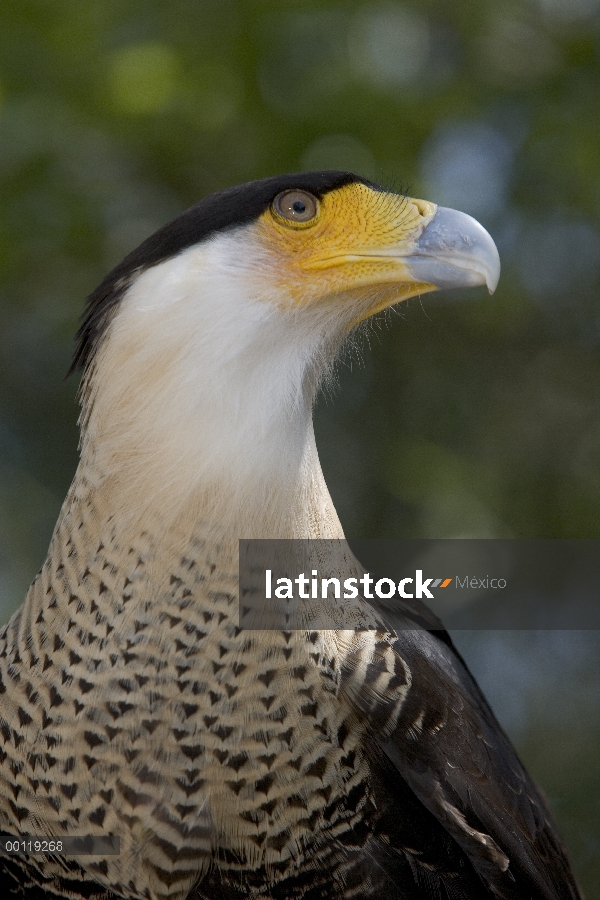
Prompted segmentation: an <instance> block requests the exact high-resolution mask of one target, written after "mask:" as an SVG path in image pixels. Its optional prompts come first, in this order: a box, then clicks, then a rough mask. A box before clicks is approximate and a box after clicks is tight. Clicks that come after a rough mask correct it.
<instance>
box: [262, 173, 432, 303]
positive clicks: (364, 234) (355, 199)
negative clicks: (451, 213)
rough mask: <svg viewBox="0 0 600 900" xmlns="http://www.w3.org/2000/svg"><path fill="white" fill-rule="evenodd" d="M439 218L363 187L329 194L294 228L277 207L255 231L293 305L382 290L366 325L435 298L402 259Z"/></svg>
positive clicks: (416, 203)
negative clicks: (404, 305)
mask: <svg viewBox="0 0 600 900" xmlns="http://www.w3.org/2000/svg"><path fill="white" fill-rule="evenodd" d="M435 211H436V206H435V204H434V203H429V202H427V201H424V200H414V199H412V198H410V197H403V196H400V195H398V194H389V193H385V192H383V191H374V190H372V189H371V188H369V187H366V185H364V184H360V183H354V184H350V185H346V186H344V187H342V188H338V189H336V190H334V191H330V192H329V193H328V194H325V196H324V197H323V198H322V199H321V200H319V203H318V210H317V214H316V216H315V217H314V218H313V219H311V220H310V221H309V222H293V221H290V220H288V219H286V218H284V217H283V216H281V215H279V214H278V213H277V212H276V210H275V209H274V208H273V207H271V208H270V209H268V210H267V211H266V212H264V213H263V214H262V215H261V216H260V218H259V219H258V222H257V226H256V227H257V231H258V234H257V236H258V239H259V242H260V245H261V250H262V251H263V252H261V257H262V259H263V261H267V264H269V263H272V271H271V273H270V274H271V278H273V279H274V280H275V282H279V286H280V287H281V289H282V292H283V293H284V294H285V295H287V296H288V297H291V298H292V300H293V302H294V303H299V304H302V305H306V304H312V303H316V302H319V301H320V300H326V299H327V298H330V297H339V295H340V294H346V293H350V294H351V295H353V296H354V297H356V292H357V291H358V292H359V294H362V295H365V293H369V291H368V289H369V288H374V289H376V290H375V291H374V292H373V301H374V303H375V305H374V306H370V307H369V308H368V309H366V308H365V310H364V315H363V314H362V313H361V315H360V318H366V317H367V316H369V315H373V313H375V312H377V311H378V310H380V309H384V308H386V307H387V306H390V305H392V304H393V303H397V302H399V301H400V300H405V299H407V298H408V297H413V296H415V295H416V294H420V293H427V292H428V291H433V290H436V286H435V285H433V284H427V283H423V282H415V281H414V279H413V278H412V276H411V274H410V270H409V269H408V266H407V265H406V264H405V263H404V262H403V259H402V253H403V252H404V254H406V255H407V254H408V248H409V247H410V246H411V245H413V243H414V242H415V241H417V240H418V238H419V236H420V235H421V233H422V231H423V229H424V228H425V226H426V225H427V224H428V223H429V221H430V220H431V217H432V216H433V215H434V213H435ZM264 251H266V253H265V252H264ZM265 257H266V259H265ZM339 299H343V298H339Z"/></svg>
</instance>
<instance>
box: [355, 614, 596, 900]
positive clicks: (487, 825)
mask: <svg viewBox="0 0 600 900" xmlns="http://www.w3.org/2000/svg"><path fill="white" fill-rule="evenodd" d="M390 613H391V611H390V610H389V609H387V610H383V615H384V617H385V619H387V621H388V627H389V624H392V625H394V626H395V628H394V634H392V635H391V637H388V638H387V639H385V638H384V639H383V640H382V642H381V644H380V648H381V650H380V670H381V673H382V675H383V674H384V673H388V675H387V677H382V678H379V679H378V678H377V677H374V676H373V674H371V677H368V676H367V677H364V676H363V675H362V674H359V670H360V672H362V671H363V670H362V668H360V667H359V666H358V665H357V666H356V667H355V666H354V664H353V663H354V660H353V659H352V657H349V658H348V660H347V662H346V667H345V671H344V682H343V691H344V693H345V695H346V697H347V698H348V699H349V701H350V702H351V704H353V705H354V707H355V709H356V710H357V712H358V713H359V714H360V715H361V717H362V718H363V720H364V717H365V716H366V717H367V719H368V721H369V722H370V724H371V737H370V739H369V741H370V744H371V750H369V742H367V747H366V750H367V753H370V755H372V756H373V757H374V758H373V760H372V762H373V765H374V768H375V770H376V769H377V767H378V766H380V763H379V762H378V760H377V757H378V756H379V755H380V754H383V756H384V757H385V758H386V760H388V761H389V763H390V764H391V765H392V766H393V767H394V769H395V770H396V772H397V773H398V774H399V775H400V776H401V777H402V779H403V781H404V782H405V783H406V785H408V787H409V788H410V789H411V790H412V791H413V792H414V795H415V796H416V797H417V798H418V800H419V801H420V802H421V803H422V804H423V806H424V807H425V808H426V810H428V811H429V812H430V813H431V814H432V815H433V816H434V817H435V819H436V820H437V822H439V823H440V825H442V826H443V828H444V830H445V832H446V833H447V834H448V835H449V836H450V837H451V838H452V839H453V841H454V842H455V843H456V844H457V845H458V846H459V847H460V848H461V849H462V851H463V852H464V854H466V857H467V858H468V859H469V860H470V862H471V864H472V867H473V869H474V870H475V872H476V873H477V874H478V876H479V878H480V880H481V882H482V888H481V895H480V896H484V895H485V896H490V897H498V898H502V900H517V898H519V900H580V897H581V895H580V893H579V890H578V888H577V886H576V883H575V879H574V877H573V874H572V872H571V868H570V865H569V862H568V860H567V858H566V855H565V851H564V849H563V846H562V842H561V839H560V836H559V834H558V832H557V829H556V826H555V825H554V822H553V820H552V816H551V813H550V811H549V809H548V807H547V805H546V802H545V801H544V799H543V797H542V796H541V794H540V792H539V790H538V788H537V787H536V786H535V784H534V783H533V782H532V780H531V779H530V777H529V776H528V774H527V772H526V771H525V769H524V767H523V765H522V764H521V762H520V760H519V758H518V757H517V754H516V752H515V750H514V748H513V747H512V745H511V743H510V741H509V740H508V738H507V737H506V735H505V734H504V732H503V730H502V728H501V727H500V725H499V724H498V722H497V721H496V719H495V717H494V715H493V713H492V711H491V709H490V707H489V706H488V704H487V702H486V700H485V698H484V697H483V695H482V693H481V691H480V690H479V688H478V686H477V684H476V683H475V681H474V679H473V678H472V676H471V675H470V673H469V671H468V669H467V667H466V665H465V664H464V662H463V660H462V659H461V657H460V655H459V654H458V653H457V651H456V650H455V649H454V647H453V645H452V641H451V639H450V637H449V636H448V634H447V633H446V632H445V631H443V630H441V623H440V622H439V620H437V619H436V618H435V616H433V614H432V613H429V611H428V610H427V609H426V607H422V604H419V606H418V608H417V607H416V605H415V604H412V603H410V604H406V605H405V606H404V607H403V608H402V609H401V610H398V608H397V609H396V611H395V612H393V613H391V615H390ZM428 613H429V616H428V615H427V614H428ZM392 618H393V622H391V623H390V619H392ZM423 624H425V625H426V627H425V628H423V627H422V625H423ZM427 627H428V628H433V629H435V631H429V630H426V628H427ZM390 641H391V642H392V648H391V649H390ZM390 653H392V654H393V660H394V662H393V664H392V665H391V666H390V662H389V659H386V657H389V654H390ZM358 655H359V654H358V653H357V658H356V663H357V664H358V662H359V660H358ZM377 666H378V662H377V660H376V659H375V660H373V662H372V663H371V666H370V668H371V669H374V671H375V675H376V674H377ZM392 670H394V671H395V672H397V673H404V674H403V677H400V676H399V675H398V674H394V671H392ZM390 675H391V677H389V676H390ZM403 692H405V697H404V700H403V701H402V700H401V697H402V694H403ZM398 710H400V712H399V713H398ZM373 747H376V751H375V752H373V749H372V748H373ZM387 802H388V803H389V804H391V805H392V806H394V804H395V798H394V796H392V795H391V794H388V797H387ZM386 840H387V838H386ZM483 885H486V887H487V889H488V890H487V892H485V888H483ZM484 892H485V893H484ZM473 896H475V895H473Z"/></svg>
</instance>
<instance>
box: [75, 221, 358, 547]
mask: <svg viewBox="0 0 600 900" xmlns="http://www.w3.org/2000/svg"><path fill="white" fill-rule="evenodd" d="M246 244H247V245H246V246H244V240H243V235H242V233H241V232H240V231H237V232H235V233H233V232H230V233H225V234H221V235H219V236H217V237H216V238H214V239H212V240H210V241H207V242H206V243H204V244H201V245H198V246H196V247H192V248H190V249H189V250H187V251H185V252H183V253H181V254H180V255H179V256H177V257H175V258H174V259H171V260H168V261H166V262H163V263H161V264H159V265H157V266H154V267H153V268H151V269H149V270H147V271H146V272H144V273H142V274H141V275H140V277H139V278H138V279H137V281H136V282H135V283H134V284H133V285H132V287H131V288H130V289H129V291H128V292H127V294H126V295H125V297H124V298H123V300H122V301H121V304H120V306H119V309H118V310H117V312H116V314H115V316H114V319H113V321H112V322H111V324H110V326H109V330H108V332H107V335H106V337H105V339H104V340H103V342H102V345H101V347H100V348H99V351H98V354H97V358H96V361H95V363H94V365H93V369H92V370H91V372H90V374H89V376H88V379H87V382H86V384H85V385H84V389H83V397H84V406H83V416H82V421H83V422H84V423H85V424H84V428H83V432H82V466H83V467H84V469H85V471H86V473H87V477H88V478H93V479H94V482H95V483H96V485H97V488H96V489H100V488H102V489H103V490H104V491H109V492H110V493H111V494H112V500H111V504H112V506H113V508H114V510H115V515H116V516H117V517H122V518H123V521H127V520H130V521H131V522H132V524H133V520H136V521H139V520H140V517H141V516H150V515H154V516H155V517H158V519H159V520H160V521H161V522H163V523H164V526H163V527H165V528H169V527H170V525H169V523H170V522H178V523H179V524H181V522H182V519H184V520H187V521H188V523H189V526H190V527H193V522H194V521H202V522H203V523H204V525H205V527H206V526H210V527H213V528H214V529H215V531H216V533H217V532H219V531H222V532H223V535H222V536H225V534H227V536H229V537H232V538H235V539H236V540H237V538H241V537H244V538H248V537H341V536H343V535H342V530H341V526H340V523H339V520H338V517H337V514H336V512H335V509H334V507H333V503H332V501H331V498H330V496H329V492H328V490H327V486H326V484H325V481H324V478H323V474H322V471H321V466H320V463H319V458H318V454H317V449H316V445H315V439H314V432H313V424H312V406H313V401H314V397H315V394H316V391H317V389H318V386H319V382H320V380H321V378H322V376H323V374H324V372H325V370H326V369H327V366H328V364H330V362H331V361H332V359H333V357H334V355H335V350H336V349H337V346H338V345H339V343H340V336H341V335H343V333H344V332H343V330H342V329H341V328H340V327H339V323H336V324H335V325H332V324H331V314H329V316H328V317H326V316H324V315H323V314H322V313H321V314H319V313H317V314H316V315H315V314H312V315H310V314H308V312H307V310H306V308H304V307H300V308H293V307H292V306H291V305H289V304H287V305H282V303H281V298H275V297H268V296H267V297H265V295H264V279H261V277H260V259H259V257H258V252H259V251H258V250H257V248H256V247H254V246H252V242H251V239H248V240H247V241H246ZM92 473H93V474H92Z"/></svg>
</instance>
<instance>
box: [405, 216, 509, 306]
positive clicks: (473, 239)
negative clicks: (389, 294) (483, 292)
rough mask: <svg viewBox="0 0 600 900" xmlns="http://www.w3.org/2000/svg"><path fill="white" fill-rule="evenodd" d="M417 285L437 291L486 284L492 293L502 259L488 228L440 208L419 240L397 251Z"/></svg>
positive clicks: (469, 218)
mask: <svg viewBox="0 0 600 900" xmlns="http://www.w3.org/2000/svg"><path fill="white" fill-rule="evenodd" d="M395 255H396V256H397V257H400V258H402V261H403V262H404V264H405V265H406V266H407V268H408V270H409V272H410V274H411V276H412V278H413V279H414V281H416V282H425V283H427V284H431V285H433V286H434V287H436V288H458V287H462V288H466V287H475V286H477V285H480V284H485V285H487V288H488V290H489V292H490V294H493V293H494V291H495V290H496V286H497V284H498V279H499V278H500V257H499V255H498V250H497V249H496V245H495V243H494V241H493V240H492V238H491V237H490V235H489V234H488V233H487V231H486V230H485V228H484V227H483V226H482V225H480V224H479V222H477V221H476V220H475V219H473V218H472V217H471V216H468V215H467V214H466V213H462V212H458V210H455V209H447V208H446V207H444V206H438V207H437V209H436V212H435V213H434V215H433V217H432V219H431V220H430V222H429V223H428V224H427V225H426V226H425V228H424V229H423V231H422V232H421V235H420V236H419V238H418V239H417V240H416V241H414V242H412V243H410V242H407V243H405V244H403V246H402V247H401V248H400V249H399V250H398V251H396V254H395Z"/></svg>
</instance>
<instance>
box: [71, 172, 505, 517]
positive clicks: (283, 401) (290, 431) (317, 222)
mask: <svg viewBox="0 0 600 900" xmlns="http://www.w3.org/2000/svg"><path fill="white" fill-rule="evenodd" d="M499 268H500V266H499V259H498V253H497V250H496V247H495V245H494V242H493V241H492V239H491V237H490V236H489V235H488V233H487V232H486V231H485V230H484V229H483V228H482V226H481V225H479V224H478V223H477V222H476V221H475V220H474V219H472V218H471V217H470V216H467V215H465V214H464V213H460V212H456V211H454V210H449V209H444V208H441V207H438V206H436V205H435V204H434V203H430V202H427V201H423V200H416V199H412V198H410V197H406V196H403V195H399V194H395V193H390V192H387V191H385V190H383V189H382V188H380V187H378V186H376V185H374V184H372V183H371V182H369V181H366V180H365V179H362V178H360V177H358V176H357V175H353V174H351V173H347V172H310V173H302V174H297V175H286V176H282V177H276V178H267V179H263V180H260V181H255V182H250V183H248V184H245V185H241V186H238V187H235V188H231V189H228V190H225V191H221V192H219V193H216V194H213V195H211V196H210V197H208V198H206V199H204V200H202V201H201V202H200V203H198V204H196V205H195V206H193V207H191V209H189V210H187V211H186V212H184V213H183V214H182V215H181V216H179V217H178V218H177V219H175V220H174V221H173V222H171V223H169V224H168V225H166V226H165V227H164V228H162V229H160V230H159V231H158V232H156V234H154V235H152V236H151V237H150V238H148V239H147V240H146V241H145V242H144V243H143V244H142V245H141V246H140V247H139V248H138V249H137V250H134V251H133V253H131V254H129V256H128V257H126V259H125V260H124V261H123V262H122V263H121V264H120V265H119V266H117V267H116V268H115V269H114V270H113V272H111V273H110V274H109V275H108V276H107V278H105V279H104V281H103V282H102V284H101V285H100V286H99V287H98V289H97V290H96V291H94V293H93V294H91V296H90V298H89V300H88V305H87V309H86V313H85V317H84V321H83V325H82V327H81V329H80V332H79V335H78V337H79V343H78V347H77V351H76V355H75V360H74V367H83V368H84V379H83V382H82V384H83V388H82V398H83V417H82V423H83V443H82V455H83V456H84V457H85V456H86V454H87V456H88V457H91V456H92V455H93V457H94V459H95V461H96V464H97V465H98V466H99V467H100V469H101V470H102V471H103V472H105V473H112V475H113V477H115V478H116V479H117V480H118V481H120V482H122V483H123V484H124V485H132V484H136V483H139V481H140V478H142V477H143V478H144V479H145V481H146V482H147V483H146V488H145V492H146V494H148V492H150V493H151V494H152V493H154V494H156V495H157V496H162V497H164V496H166V492H168V493H169V496H174V494H176V493H177V491H175V484H176V483H177V484H178V485H179V491H181V490H185V492H186V494H190V493H191V494H194V492H198V491H200V492H202V491H206V489H207V485H212V486H213V487H212V488H211V490H212V491H213V494H214V495H215V496H222V493H223V485H228V486H229V489H231V486H232V485H240V484H242V483H244V484H253V485H255V486H256V485H259V484H260V485H261V486H262V487H261V489H262V488H266V487H268V485H272V484H273V481H274V480H275V481H276V482H279V483H282V484H283V483H289V485H290V486H291V487H290V490H292V491H295V492H296V493H297V492H298V478H303V477H304V478H305V476H306V473H307V472H308V473H309V476H308V477H309V478H313V480H314V478H315V477H317V476H315V474H314V472H315V471H316V469H315V466H316V468H317V469H318V471H319V472H320V468H318V458H317V457H316V450H314V438H313V435H312V404H313V401H314V397H315V394H316V391H317V389H318V385H319V383H320V380H321V378H322V377H323V374H324V372H326V371H327V368H328V367H329V366H330V365H331V364H332V362H333V360H334V358H335V356H336V353H337V351H338V349H339V347H340V345H341V344H342V343H343V341H344V339H345V338H346V336H347V335H348V334H349V333H351V332H352V330H353V329H354V328H355V326H356V325H358V324H359V323H360V322H362V321H364V320H365V319H368V318H369V317H370V316H372V315H374V314H375V313H377V312H379V311H381V310H383V309H386V308H388V307H390V306H393V305H394V304H396V303H398V302H400V301H402V300H406V299H407V298H409V297H413V296H415V295H420V294H424V293H427V292H429V291H434V290H437V289H439V288H449V287H470V286H474V285H487V287H488V289H489V290H490V292H491V291H493V290H494V289H495V287H496V284H497V281H498V277H499ZM311 460H312V461H311ZM310 472H312V475H310ZM149 478H151V481H152V485H153V487H152V490H150V489H149V486H148V479H149ZM219 485H220V487H219ZM236 502H237V501H236Z"/></svg>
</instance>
